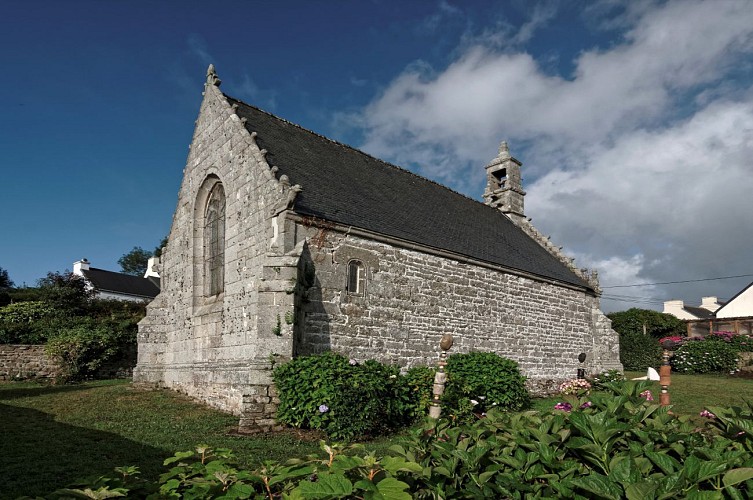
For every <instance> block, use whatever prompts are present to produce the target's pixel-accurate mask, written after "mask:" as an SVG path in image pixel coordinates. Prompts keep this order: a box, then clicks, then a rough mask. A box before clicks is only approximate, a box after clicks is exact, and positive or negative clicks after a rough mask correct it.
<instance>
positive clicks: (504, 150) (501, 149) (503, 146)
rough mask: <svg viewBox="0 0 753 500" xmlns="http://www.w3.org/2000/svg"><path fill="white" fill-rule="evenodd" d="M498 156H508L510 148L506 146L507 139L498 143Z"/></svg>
mask: <svg viewBox="0 0 753 500" xmlns="http://www.w3.org/2000/svg"><path fill="white" fill-rule="evenodd" d="M499 156H510V148H509V147H507V141H502V143H501V144H500V145H499Z"/></svg>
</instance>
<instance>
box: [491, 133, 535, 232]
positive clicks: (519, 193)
mask: <svg viewBox="0 0 753 500" xmlns="http://www.w3.org/2000/svg"><path fill="white" fill-rule="evenodd" d="M520 166H521V163H520V162H519V161H518V160H516V159H515V158H513V157H512V156H511V155H510V149H509V148H508V147H507V142H502V144H500V145H499V153H498V154H497V157H496V158H494V159H493V160H492V161H491V162H489V164H488V165H487V166H486V167H485V168H486V190H485V191H484V203H486V204H487V205H489V206H492V207H495V208H496V209H498V210H499V211H500V212H502V213H503V214H505V215H507V216H508V217H509V218H510V219H512V220H513V222H516V223H518V222H520V221H519V220H516V219H523V218H524V217H525V214H524V212H523V197H524V196H525V195H526V193H525V191H523V178H522V177H521V175H520Z"/></svg>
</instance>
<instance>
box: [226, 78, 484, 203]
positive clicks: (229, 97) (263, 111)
mask: <svg viewBox="0 0 753 500" xmlns="http://www.w3.org/2000/svg"><path fill="white" fill-rule="evenodd" d="M222 95H223V96H225V97H226V98H228V99H232V100H233V101H236V102H239V103H241V104H243V105H244V106H248V107H249V108H253V109H255V110H257V111H259V112H261V113H264V114H265V115H268V116H271V117H272V118H274V119H276V120H280V121H281V122H285V123H287V124H289V125H292V126H294V127H296V128H298V129H300V130H303V131H304V132H308V133H309V134H311V135H314V136H316V137H319V138H321V139H324V140H326V141H329V142H331V143H333V144H335V145H337V146H340V147H342V148H346V149H349V150H351V151H355V152H356V153H360V154H362V155H364V156H366V157H368V158H371V159H372V160H376V161H378V162H379V163H382V164H384V165H386V166H388V167H391V168H394V169H396V170H399V171H401V172H405V173H407V174H410V175H412V176H414V177H416V178H418V179H421V180H422V181H426V182H429V183H431V184H434V185H436V186H438V187H440V188H443V189H446V190H447V191H449V192H451V193H453V194H455V195H458V196H460V197H462V198H465V199H467V200H470V201H473V202H475V203H478V204H479V205H483V206H486V207H489V205H487V204H486V203H484V202H482V201H480V200H476V199H474V198H471V197H470V196H468V195H465V194H463V193H460V192H458V191H455V190H454V189H452V188H450V187H447V186H445V185H444V184H441V183H439V182H437V181H434V180H432V179H429V178H428V177H424V176H423V175H419V174H417V173H415V172H413V171H411V170H408V169H407V168H403V167H401V166H399V165H395V164H394V163H390V162H388V161H385V160H383V159H381V158H377V157H376V156H373V155H370V154H369V153H366V152H365V151H363V150H361V149H358V148H356V147H355V146H351V145H349V144H345V143H344V142H340V141H337V140H335V139H332V138H330V137H327V136H326V135H322V134H320V133H318V132H314V131H313V130H309V129H307V128H306V127H303V126H301V125H299V124H297V123H294V122H291V121H290V120H286V119H285V118H282V117H280V116H277V115H275V114H274V113H270V112H269V111H266V110H264V109H261V108H260V107H258V106H254V105H253V104H249V103H247V102H245V101H242V100H240V99H236V98H235V97H233V96H230V95H227V94H225V93H224V92H223V94H222ZM489 208H491V209H493V210H496V209H495V208H494V207H489Z"/></svg>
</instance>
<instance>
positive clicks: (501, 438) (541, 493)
mask: <svg viewBox="0 0 753 500" xmlns="http://www.w3.org/2000/svg"><path fill="white" fill-rule="evenodd" d="M608 384H609V387H610V392H608V393H607V392H604V393H594V394H592V395H591V396H590V399H589V400H587V401H583V403H586V402H588V403H590V405H585V404H580V405H577V404H576V405H572V407H573V408H575V409H573V408H571V409H570V410H569V411H551V412H535V411H525V412H503V411H498V410H496V409H492V410H490V411H489V412H488V414H487V418H483V419H479V420H476V421H474V422H473V423H472V424H468V425H461V426H458V425H454V424H453V423H452V422H450V421H448V420H443V419H439V420H436V421H429V422H428V423H427V424H426V425H424V426H422V427H418V428H416V429H414V430H413V431H412V432H411V433H410V435H409V436H408V437H406V438H404V439H402V441H401V443H400V444H398V445H394V446H392V447H391V448H390V455H391V456H384V457H377V456H376V455H375V454H374V453H364V452H363V450H362V449H361V448H360V447H357V446H354V447H343V446H341V445H327V444H325V443H322V450H323V451H324V454H323V455H319V456H315V455H312V456H309V457H306V458H304V459H294V460H290V461H288V462H287V463H285V464H277V463H273V462H267V463H265V464H263V465H261V466H258V467H256V468H255V469H250V470H244V469H242V468H241V467H239V466H238V465H237V463H236V462H235V461H234V458H233V455H232V453H231V452H230V451H228V450H221V449H218V450H212V449H209V448H208V447H206V446H199V447H198V448H197V449H196V450H195V451H188V452H179V453H176V454H175V455H174V456H173V457H172V458H169V459H167V460H165V465H166V466H169V467H170V469H169V470H168V471H167V472H166V473H164V474H163V475H162V476H160V479H159V480H158V481H156V482H151V483H150V482H144V481H140V480H139V479H138V476H137V469H136V468H135V467H126V468H120V469H118V472H119V475H120V476H121V477H118V478H116V479H110V478H107V477H97V478H94V479H92V480H91V481H90V482H88V483H84V484H80V485H76V487H75V489H66V490H58V491H57V492H55V493H53V494H51V495H47V496H46V498H71V497H75V498H108V497H114V496H125V497H128V498H146V497H148V496H149V494H152V495H153V496H151V497H150V498H155V497H159V498H266V499H270V498H290V499H303V498H310V499H314V498H316V499H335V498H370V499H379V498H382V499H387V498H389V499H394V500H410V499H411V498H445V499H455V498H512V499H524V498H600V499H614V500H619V499H622V498H627V499H659V498H721V499H724V498H729V499H743V498H753V405H751V404H748V405H747V408H709V409H708V410H710V412H708V411H707V412H706V416H707V417H708V418H709V420H707V421H706V423H705V424H704V425H703V427H702V428H701V429H700V430H702V432H699V427H698V425H697V424H696V423H695V422H691V421H690V420H689V419H688V418H687V417H679V418H678V417H676V416H673V415H671V414H670V413H669V412H668V409H667V408H663V407H660V406H659V405H656V404H652V403H651V402H649V401H646V400H645V399H644V398H642V397H641V394H643V393H644V392H645V390H646V389H647V388H648V387H651V384H650V383H649V382H638V383H636V382H616V381H615V382H610V383H608ZM576 403H580V401H577V402H576ZM711 412H713V413H711ZM87 490H89V491H87ZM95 494H96V497H95V496H94V495H95Z"/></svg>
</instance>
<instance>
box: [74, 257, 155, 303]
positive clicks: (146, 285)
mask: <svg viewBox="0 0 753 500" xmlns="http://www.w3.org/2000/svg"><path fill="white" fill-rule="evenodd" d="M89 264H90V262H89V261H88V260H87V259H81V260H79V261H77V262H74V263H73V274H76V275H78V276H81V277H82V278H84V279H85V280H86V282H87V284H88V285H89V287H91V289H93V290H94V293H95V297H96V298H98V299H115V300H129V301H133V302H150V301H151V300H152V299H154V297H156V296H157V294H159V292H160V278H159V272H158V271H157V266H158V265H159V257H152V258H150V259H149V264H148V266H147V271H146V274H145V275H144V277H139V276H133V275H131V274H123V273H116V272H113V271H105V270H104V269H97V268H94V267H91V266H90V265H89Z"/></svg>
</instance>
